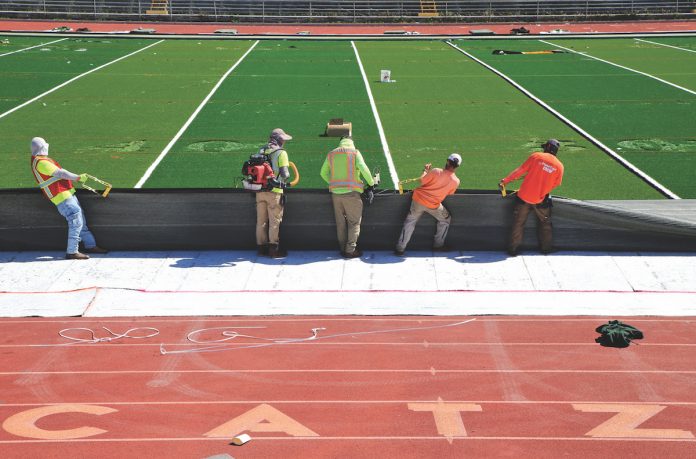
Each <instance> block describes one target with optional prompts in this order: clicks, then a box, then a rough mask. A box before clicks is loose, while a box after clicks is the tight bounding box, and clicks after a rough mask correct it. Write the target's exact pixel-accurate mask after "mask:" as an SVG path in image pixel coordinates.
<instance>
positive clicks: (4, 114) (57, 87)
mask: <svg viewBox="0 0 696 459" xmlns="http://www.w3.org/2000/svg"><path fill="white" fill-rule="evenodd" d="M163 41H164V40H160V41H157V42H155V43H152V44H150V45H147V46H146V47H144V48H140V49H139V50H137V51H133V52H132V53H130V54H126V55H125V56H121V57H119V58H118V59H114V60H113V61H111V62H107V63H106V64H102V65H100V66H99V67H95V68H93V69H91V70H88V71H86V72H85V73H81V74H79V75H77V76H76V77H73V78H71V79H69V80H68V81H65V82H63V83H61V84H59V85H58V86H56V87H54V88H51V89H49V90H48V91H46V92H44V93H41V94H39V95H38V96H36V97H34V98H33V99H29V100H28V101H26V102H24V103H22V104H19V105H17V106H16V107H14V108H11V109H10V110H8V111H6V112H5V113H2V114H0V119H2V118H4V117H6V116H7V115H9V114H11V113H14V112H16V111H17V110H19V109H20V108H22V107H26V106H27V105H29V104H31V103H33V102H36V101H37V100H39V99H41V98H42V97H45V96H47V95H49V94H51V93H52V92H54V91H57V90H59V89H60V88H62V87H64V86H67V85H69V84H70V83H72V82H73V81H77V80H79V79H80V78H82V77H84V76H87V75H89V74H90V73H93V72H96V71H97V70H101V69H103V68H104V67H108V66H109V65H111V64H115V63H116V62H118V61H122V60H123V59H126V58H129V57H131V56H133V55H135V54H138V53H139V52H141V51H145V50H146V49H148V48H151V47H153V46H155V45H159V44H160V43H162V42H163Z"/></svg>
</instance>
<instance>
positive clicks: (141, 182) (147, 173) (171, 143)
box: [133, 40, 259, 188]
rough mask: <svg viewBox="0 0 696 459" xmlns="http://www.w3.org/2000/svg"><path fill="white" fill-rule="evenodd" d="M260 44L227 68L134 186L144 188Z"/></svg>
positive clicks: (257, 41)
mask: <svg viewBox="0 0 696 459" xmlns="http://www.w3.org/2000/svg"><path fill="white" fill-rule="evenodd" d="M258 44H259V40H256V42H254V44H253V45H251V47H249V49H248V50H247V51H246V52H245V53H244V54H243V55H242V57H240V58H239V59H238V60H237V62H235V63H234V65H232V67H230V68H229V69H227V71H226V72H225V74H224V75H222V77H221V78H220V79H219V80H218V82H217V83H216V84H215V86H213V89H211V90H210V92H209V93H208V95H207V96H205V99H203V101H202V102H201V103H200V104H199V105H198V107H197V108H196V110H194V112H193V113H191V116H189V118H188V119H187V120H186V122H185V123H184V125H183V126H181V129H179V132H177V133H176V135H175V136H174V137H173V138H172V140H170V141H169V143H168V144H167V146H166V147H164V150H162V152H161V153H160V154H159V156H158V157H157V159H155V161H154V162H153V163H152V164H150V167H148V168H147V170H146V171H145V173H144V174H143V176H142V177H140V180H138V183H136V184H135V186H134V187H133V188H142V186H143V185H144V184H145V182H147V180H148V179H149V178H150V176H151V175H152V173H153V172H154V171H155V169H157V166H159V164H160V163H161V162H162V160H163V159H164V158H165V156H167V154H168V153H169V151H170V150H171V149H172V147H173V146H174V145H175V144H176V142H177V141H178V140H179V138H180V137H181V136H182V135H183V134H184V132H186V129H188V127H189V126H190V125H191V123H193V120H195V119H196V117H197V116H198V114H199V113H200V112H201V110H203V107H205V105H206V104H207V103H208V101H209V100H210V98H211V97H213V94H215V92H216V91H217V90H218V88H220V86H221V85H222V83H223V82H224V81H225V80H226V79H227V77H228V76H229V75H230V73H232V72H233V71H234V69H236V68H237V66H238V65H239V64H241V63H242V61H243V60H244V58H246V57H247V56H248V55H249V53H250V52H251V51H252V50H253V49H254V48H256V45H258Z"/></svg>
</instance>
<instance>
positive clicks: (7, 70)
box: [0, 37, 148, 122]
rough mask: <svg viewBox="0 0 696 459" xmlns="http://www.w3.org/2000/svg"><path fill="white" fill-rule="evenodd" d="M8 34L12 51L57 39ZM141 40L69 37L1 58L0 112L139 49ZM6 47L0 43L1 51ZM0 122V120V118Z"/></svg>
mask: <svg viewBox="0 0 696 459" xmlns="http://www.w3.org/2000/svg"><path fill="white" fill-rule="evenodd" d="M50 38H52V40H50V39H48V38H43V39H33V40H28V41H25V40H22V41H21V42H19V41H17V40H18V39H17V38H14V37H10V38H9V40H10V44H14V45H15V46H16V45H19V46H16V47H15V48H14V49H13V50H16V49H19V48H25V47H28V46H33V45H36V44H39V43H45V42H49V41H53V40H55V39H56V38H54V37H50ZM147 43H148V42H147V41H144V40H104V39H69V40H65V41H61V42H58V43H53V44H51V45H46V46H41V47H38V48H34V49H30V50H27V51H22V52H20V53H15V54H10V55H9V56H3V57H0V82H2V84H0V114H2V113H5V112H6V111H7V110H10V109H11V108H14V107H16V106H17V105H19V104H21V103H22V102H25V101H26V100H29V99H31V98H33V97H36V96H38V95H39V94H41V93H43V92H44V91H47V90H49V89H51V88H53V87H55V86H57V85H59V84H61V83H63V82H64V81H67V80H69V79H70V78H73V77H75V76H77V75H79V74H81V73H84V72H87V71H89V70H91V69H93V68H95V67H98V66H100V65H102V64H105V63H107V62H109V61H111V60H114V59H116V58H118V57H120V56H123V55H126V54H128V53H131V52H133V51H135V50H136V49H138V48H142V47H143V46H145V45H146V44H147ZM3 52H5V47H4V46H0V54H3ZM0 122H1V121H0Z"/></svg>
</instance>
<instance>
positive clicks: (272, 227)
mask: <svg viewBox="0 0 696 459" xmlns="http://www.w3.org/2000/svg"><path fill="white" fill-rule="evenodd" d="M282 197H283V195H282V194H281V193H273V192H272V191H259V192H258V193H256V244H258V245H265V244H273V245H277V244H278V242H279V233H280V223H281V222H282V221H283V204H282V203H281V198H282Z"/></svg>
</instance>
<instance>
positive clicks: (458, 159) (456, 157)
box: [447, 153, 462, 166]
mask: <svg viewBox="0 0 696 459" xmlns="http://www.w3.org/2000/svg"><path fill="white" fill-rule="evenodd" d="M447 161H450V162H451V163H452V164H454V165H455V166H461V164H462V157H461V156H459V154H457V153H452V154H451V155H449V156H448V157H447Z"/></svg>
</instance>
